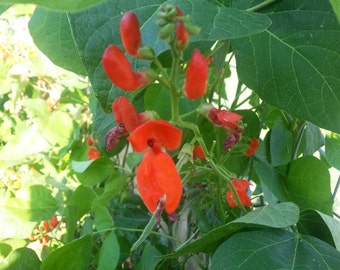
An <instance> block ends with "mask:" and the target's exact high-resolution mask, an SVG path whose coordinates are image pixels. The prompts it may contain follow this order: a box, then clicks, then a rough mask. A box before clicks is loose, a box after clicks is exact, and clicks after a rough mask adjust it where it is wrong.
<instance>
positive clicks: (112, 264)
mask: <svg viewBox="0 0 340 270" xmlns="http://www.w3.org/2000/svg"><path fill="white" fill-rule="evenodd" d="M119 255H120V248H119V243H118V240H117V237H116V234H115V232H114V231H111V232H110V233H109V234H108V235H107V236H106V237H105V240H104V242H103V245H102V247H101V249H100V253H99V264H98V268H97V269H98V270H111V269H116V266H117V264H118V261H119Z"/></svg>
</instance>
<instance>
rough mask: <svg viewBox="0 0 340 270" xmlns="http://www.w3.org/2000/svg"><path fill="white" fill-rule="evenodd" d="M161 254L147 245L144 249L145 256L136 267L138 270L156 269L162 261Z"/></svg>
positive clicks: (143, 255)
mask: <svg viewBox="0 0 340 270" xmlns="http://www.w3.org/2000/svg"><path fill="white" fill-rule="evenodd" d="M161 255H162V254H161V252H160V251H159V250H158V249H157V248H155V247H154V246H151V245H149V244H147V245H146V246H145V247H144V248H143V254H142V257H141V258H140V261H139V263H138V264H137V266H136V270H153V269H155V268H156V266H157V264H158V263H159V262H160V261H161V258H160V256H161Z"/></svg>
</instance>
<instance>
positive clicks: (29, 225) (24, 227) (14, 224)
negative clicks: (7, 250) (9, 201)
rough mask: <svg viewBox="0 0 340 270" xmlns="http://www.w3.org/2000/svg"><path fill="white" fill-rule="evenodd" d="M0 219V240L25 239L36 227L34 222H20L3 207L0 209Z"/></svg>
mask: <svg viewBox="0 0 340 270" xmlns="http://www.w3.org/2000/svg"><path fill="white" fill-rule="evenodd" d="M0 217H1V222H0V239H6V238H15V239H20V238H21V239H26V238H27V237H28V236H29V235H30V234H31V232H32V231H33V229H34V227H35V226H36V225H37V223H36V222H35V221H34V222H31V221H24V220H21V219H20V218H19V217H18V216H16V215H14V214H12V213H11V212H10V211H8V210H7V209H6V208H5V207H0Z"/></svg>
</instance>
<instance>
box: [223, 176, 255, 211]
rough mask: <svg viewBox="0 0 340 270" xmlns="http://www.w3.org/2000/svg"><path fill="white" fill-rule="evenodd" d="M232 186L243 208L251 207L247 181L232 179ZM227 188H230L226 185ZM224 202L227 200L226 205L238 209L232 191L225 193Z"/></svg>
mask: <svg viewBox="0 0 340 270" xmlns="http://www.w3.org/2000/svg"><path fill="white" fill-rule="evenodd" d="M232 184H233V186H234V187H235V189H236V192H237V194H238V196H239V198H240V201H241V203H242V205H243V206H251V201H250V198H249V196H248V193H247V190H248V187H249V186H250V183H249V181H247V180H244V179H241V180H237V179H236V178H234V179H233V180H232ZM227 186H228V188H229V189H230V186H229V185H228V184H227ZM226 200H227V202H228V204H229V205H230V207H238V205H237V201H236V198H235V195H234V193H233V192H232V191H228V192H227V194H226Z"/></svg>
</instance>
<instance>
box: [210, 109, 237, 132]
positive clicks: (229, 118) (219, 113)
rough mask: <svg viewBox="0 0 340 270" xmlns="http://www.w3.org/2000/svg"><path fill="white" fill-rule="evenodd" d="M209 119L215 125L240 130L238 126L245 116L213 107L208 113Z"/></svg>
mask: <svg viewBox="0 0 340 270" xmlns="http://www.w3.org/2000/svg"><path fill="white" fill-rule="evenodd" d="M208 117H209V119H210V120H211V121H212V122H213V124H214V125H216V126H220V127H226V128H233V129H240V128H241V127H240V126H239V125H238V124H237V122H238V121H240V120H241V119H242V118H243V116H242V115H239V114H237V113H234V112H230V111H228V110H220V109H216V108H214V107H212V108H211V109H210V111H209V113H208Z"/></svg>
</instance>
